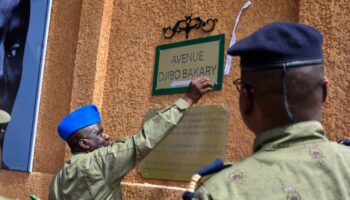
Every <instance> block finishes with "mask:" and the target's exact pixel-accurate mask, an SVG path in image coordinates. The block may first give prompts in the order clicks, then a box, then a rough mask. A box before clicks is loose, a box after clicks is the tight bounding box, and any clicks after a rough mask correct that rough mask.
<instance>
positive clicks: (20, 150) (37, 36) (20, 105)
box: [0, 0, 51, 171]
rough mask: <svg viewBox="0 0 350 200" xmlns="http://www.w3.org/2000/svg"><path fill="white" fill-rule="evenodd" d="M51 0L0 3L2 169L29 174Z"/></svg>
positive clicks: (0, 143) (0, 136)
mask: <svg viewBox="0 0 350 200" xmlns="http://www.w3.org/2000/svg"><path fill="white" fill-rule="evenodd" d="M50 7H51V2H50V0H0V30H1V31H0V109H1V110H4V111H6V112H7V113H9V114H10V116H11V121H10V122H9V123H8V124H0V126H1V129H2V131H1V133H0V134H1V135H0V145H1V148H2V161H1V163H2V165H1V166H2V168H4V169H10V170H19V171H31V170H32V163H33V155H34V145H35V133H36V125H37V118H38V111H39V100H40V91H41V81H42V76H43V68H44V66H43V65H44V61H45V50H46V40H47V32H48V24H49V21H50V20H49V17H50Z"/></svg>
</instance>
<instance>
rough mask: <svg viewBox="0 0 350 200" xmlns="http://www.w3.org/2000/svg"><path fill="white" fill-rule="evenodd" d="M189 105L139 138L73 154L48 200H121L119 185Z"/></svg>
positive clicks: (161, 115)
mask: <svg viewBox="0 0 350 200" xmlns="http://www.w3.org/2000/svg"><path fill="white" fill-rule="evenodd" d="M189 107H190V105H189V104H188V103H187V102H186V101H185V100H183V99H179V100H177V101H176V102H175V103H174V105H173V106H171V107H169V108H167V109H164V110H162V111H160V112H158V114H157V115H156V116H155V117H153V118H152V119H150V120H148V121H147V122H146V123H144V125H143V129H142V130H141V131H139V132H138V133H137V134H136V135H133V136H131V137H128V138H126V139H123V140H120V141H116V142H114V143H112V144H111V145H110V146H108V147H103V148H99V149H97V150H95V151H93V152H90V153H79V154H75V155H73V157H72V158H71V160H70V161H68V162H67V163H66V164H65V165H64V167H63V169H61V170H60V171H59V173H58V174H57V175H56V176H55V177H54V178H53V180H52V182H51V186H50V194H49V199H57V200H64V199H72V200H76V199H84V200H88V199H103V200H105V199H121V190H120V182H121V181H122V179H123V178H124V176H125V175H126V174H127V173H128V172H129V171H131V170H132V169H133V168H134V167H135V164H136V163H137V162H139V161H141V160H142V159H143V158H144V157H145V156H146V155H147V154H148V153H149V152H150V151H151V150H152V149H154V147H155V146H156V145H157V144H158V143H159V142H160V141H161V140H162V139H163V138H164V137H165V136H167V135H168V134H169V133H170V131H171V130H172V129H173V128H174V127H175V125H177V124H178V123H179V122H180V120H181V119H182V117H183V116H184V113H185V111H186V110H188V109H189Z"/></svg>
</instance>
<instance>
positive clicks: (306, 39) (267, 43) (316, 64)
mask: <svg viewBox="0 0 350 200" xmlns="http://www.w3.org/2000/svg"><path fill="white" fill-rule="evenodd" d="M228 53H229V54H230V55H233V56H240V57H241V81H242V82H243V83H247V84H249V85H251V86H253V87H254V92H253V93H252V94H251V95H249V96H247V97H248V98H242V97H241V98H240V99H241V101H242V100H243V101H244V100H245V99H247V101H250V102H251V103H250V104H251V105H250V106H251V108H250V109H249V110H247V109H246V110H244V109H243V110H242V108H241V113H242V116H243V118H244V119H245V120H244V121H245V122H246V124H247V126H248V127H249V128H251V129H252V130H253V131H254V132H255V133H258V132H261V131H264V130H266V129H270V128H274V127H277V126H282V125H286V124H289V123H295V122H301V121H310V120H318V121H319V120H320V118H321V106H322V102H323V100H324V97H325V91H324V85H323V82H324V75H323V64H322V63H323V54H322V35H321V33H320V32H319V31H318V30H316V29H314V28H312V27H310V26H307V25H304V24H298V23H289V22H277V23H272V24H269V25H267V26H265V27H263V28H261V29H259V30H258V31H256V32H255V33H253V34H252V35H250V36H249V37H247V38H245V39H243V40H241V41H239V42H238V43H236V44H235V45H234V46H233V47H231V48H230V49H229V51H228ZM250 93H251V92H250ZM242 95H245V93H244V92H243V93H242V92H241V96H242ZM241 104H242V102H241ZM243 104H244V103H243Z"/></svg>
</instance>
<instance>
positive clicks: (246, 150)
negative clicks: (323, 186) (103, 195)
mask: <svg viewBox="0 0 350 200" xmlns="http://www.w3.org/2000/svg"><path fill="white" fill-rule="evenodd" d="M244 3H245V0H236V1H231V0H191V1H170V0H167V1H154V0H145V1H126V0H101V1H94V0H85V1H82V0H74V1H64V0H53V8H52V18H51V25H50V33H49V42H48V51H47V60H46V65H45V73H44V83H43V92H42V97H41V107H40V115H39V126H38V135H37V140H36V151H35V160H34V170H33V171H34V172H32V173H22V172H11V171H5V170H3V171H1V173H0V194H3V195H5V196H8V197H11V198H20V199H27V195H28V194H30V193H34V194H37V195H38V196H40V197H41V198H42V199H46V198H47V194H48V186H49V183H50V180H51V177H52V175H53V174H54V173H56V171H57V170H58V169H59V168H60V167H61V166H62V165H63V163H64V160H65V159H66V160H67V159H69V158H70V156H71V155H70V153H69V150H68V148H67V147H66V145H64V143H63V142H62V141H61V140H60V139H59V138H58V137H57V135H56V134H57V133H56V125H57V123H58V122H59V120H60V119H61V118H62V117H63V116H64V115H65V114H66V113H68V112H69V111H70V110H72V109H74V108H76V107H78V106H80V105H83V104H86V103H95V104H97V106H98V107H99V108H100V109H101V111H102V118H103V125H104V129H105V130H106V132H107V133H109V134H110V135H111V139H112V140H113V139H117V138H121V137H124V136H128V135H131V134H133V133H135V132H136V131H137V130H139V128H140V125H141V121H142V118H143V115H144V113H145V112H146V111H147V110H148V109H150V108H153V107H165V106H167V105H169V104H171V103H172V102H173V101H175V100H176V99H177V98H179V97H181V96H182V95H183V94H172V95H160V96H152V95H151V89H152V80H153V70H154V57H155V47H156V46H157V45H160V44H166V43H171V42H177V41H182V40H184V39H185V36H184V34H178V35H176V36H175V37H174V38H172V39H170V40H167V39H164V38H163V36H162V33H161V29H162V28H163V27H164V26H173V25H174V24H175V22H176V21H177V20H180V19H183V18H184V15H187V14H191V13H192V14H193V15H194V16H200V17H201V18H202V19H207V18H217V19H218V20H219V22H218V24H217V27H216V28H215V30H214V31H213V32H211V33H203V32H201V31H199V30H195V31H192V32H191V33H190V36H189V39H194V38H198V37H205V36H210V35H216V34H221V33H225V34H226V41H225V50H227V48H228V44H229V40H230V36H231V29H232V27H233V23H234V18H235V16H236V15H237V13H238V11H239V9H240V8H241V6H242V5H243V4H244ZM349 6H350V3H349V0H338V1H333V0H332V1H322V0H314V1H311V0H254V1H252V5H251V7H250V8H249V9H248V10H246V11H245V12H244V14H243V16H242V18H241V21H240V24H239V26H238V29H237V37H238V39H240V38H243V37H245V36H247V35H248V34H250V33H251V32H253V31H254V30H256V29H257V28H259V27H261V26H263V25H265V24H267V23H269V22H272V21H298V20H299V21H301V22H304V23H307V24H310V25H314V26H316V27H317V28H319V29H320V30H321V31H322V32H323V33H324V36H325V46H324V50H325V64H326V73H327V75H328V77H329V78H330V80H331V85H330V90H329V93H330V96H329V98H328V101H327V103H326V106H325V109H324V111H325V115H324V122H325V125H326V128H327V129H328V131H329V135H330V137H331V138H332V139H340V138H343V137H346V136H349V135H348V134H347V133H348V131H349V129H350V124H349V123H350V122H349V119H350V116H349V115H350V114H349V111H350V110H349V109H350V108H349V105H348V102H349V95H348V94H347V91H349V89H350V80H349V79H350V78H349V77H350V76H349V75H350V74H349V73H350V70H349V69H348V68H347V67H346V66H349V65H350V60H349V56H346V55H350V49H349V47H350V39H349V33H350V22H349V19H350V17H349V16H348V13H349V12H350V8H349ZM238 62H239V60H238V59H234V60H233V63H232V66H231V73H230V75H229V76H225V77H224V80H223V89H222V90H221V91H215V92H212V93H210V94H209V95H207V96H205V97H204V98H203V99H202V100H201V101H200V102H199V104H200V105H209V104H222V105H224V106H225V107H226V108H227V110H228V112H229V128H228V132H227V150H226V151H227V160H228V161H234V160H239V159H242V158H243V157H245V156H247V155H249V154H251V146H252V142H253V139H254V138H253V134H252V133H250V132H249V131H248V130H247V129H246V128H245V126H244V124H243V123H242V121H241V118H240V115H239V110H238V93H237V91H236V89H235V88H234V87H233V85H232V79H234V78H237V76H238V74H239V70H238ZM123 182H124V184H123V186H122V189H123V197H124V199H126V200H128V199H130V200H133V199H149V200H151V199H180V196H181V191H179V190H178V189H176V188H167V189H164V188H163V189H159V188H156V187H151V186H149V185H142V184H144V183H150V184H155V185H160V186H161V187H170V186H174V187H185V186H186V184H187V183H185V182H175V181H165V180H152V179H143V178H142V177H141V176H140V175H139V173H138V172H137V169H135V170H133V171H132V172H131V173H130V174H128V176H127V177H126V178H125V179H124V181H123Z"/></svg>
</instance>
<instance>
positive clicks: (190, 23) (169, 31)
mask: <svg viewBox="0 0 350 200" xmlns="http://www.w3.org/2000/svg"><path fill="white" fill-rule="evenodd" d="M216 22H218V20H217V19H215V18H214V19H208V20H207V21H203V20H202V19H201V18H200V17H195V18H192V15H190V16H185V19H184V20H179V21H177V22H176V24H175V26H174V27H173V28H171V27H170V26H169V27H166V28H163V34H164V37H165V38H167V39H169V38H172V37H173V36H174V35H175V33H180V32H182V31H185V32H186V39H188V33H189V32H190V31H191V30H192V29H199V28H200V29H202V31H204V32H210V31H212V30H214V28H215V25H216Z"/></svg>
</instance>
